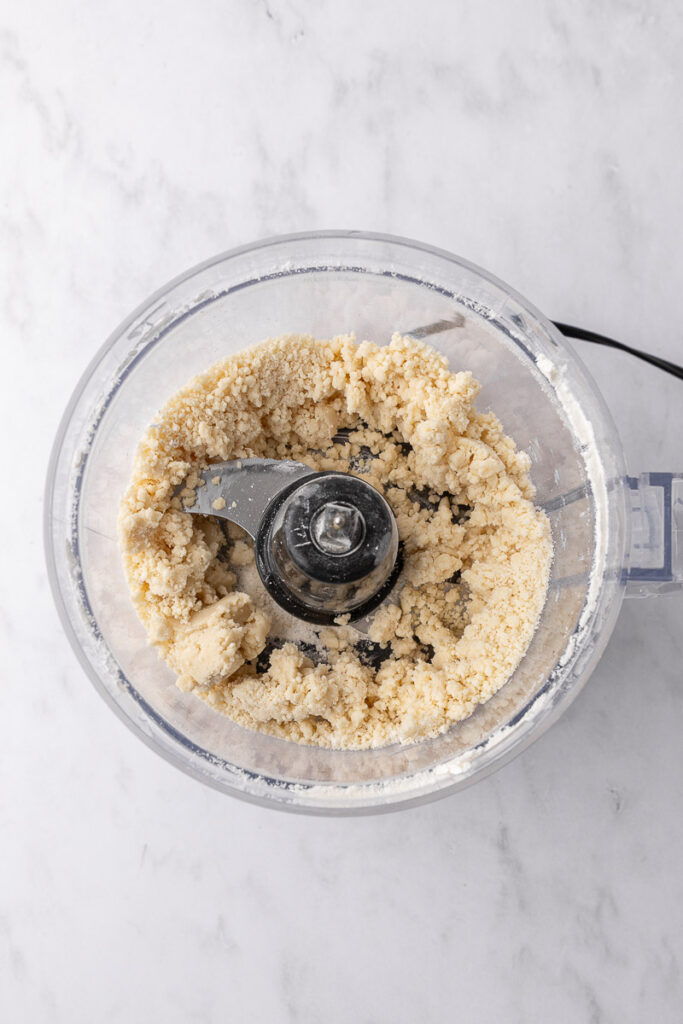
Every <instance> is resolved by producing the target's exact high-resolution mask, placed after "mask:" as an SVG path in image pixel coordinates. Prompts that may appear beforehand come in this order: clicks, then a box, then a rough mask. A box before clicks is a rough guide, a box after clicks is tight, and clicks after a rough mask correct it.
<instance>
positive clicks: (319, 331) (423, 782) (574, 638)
mask: <svg viewBox="0 0 683 1024" xmlns="http://www.w3.org/2000/svg"><path fill="white" fill-rule="evenodd" d="M440 321H446V322H448V323H449V324H451V326H450V327H449V328H448V329H444V330H436V329H435V330H434V331H433V332H432V333H430V334H428V336H427V338H426V340H427V341H428V342H429V343H431V344H433V345H435V346H436V347H437V348H439V349H440V350H441V351H442V352H444V353H445V354H446V355H447V356H448V359H449V360H450V364H451V367H452V368H453V369H471V370H472V371H473V372H474V374H475V376H476V377H477V378H478V379H479V380H480V381H481V383H482V385H483V386H482V391H481V395H480V397H479V400H478V403H479V407H480V408H481V409H492V410H493V411H494V412H495V413H496V414H497V415H498V417H499V418H500V419H501V421H502V423H503V425H504V427H505V430H506V432H507V433H509V434H510V435H511V436H512V437H513V438H514V439H515V441H516V443H517V445H518V446H519V447H520V448H523V449H525V450H526V451H527V452H528V453H529V455H530V456H531V472H532V479H533V482H534V484H535V487H536V491H537V499H536V500H537V502H538V504H540V505H541V506H542V507H543V508H545V509H546V511H547V512H548V515H549V517H550V521H551V524H552V532H553V540H554V546H555V555H554V563H553V568H552V575H551V579H550V586H549V591H548V597H547V601H546V604H545V608H544V611H543V614H542V617H541V621H540V623H539V627H538V629H537V632H536V634H535V636H534V639H533V640H532V643H531V645H530V647H529V649H528V652H527V654H526V655H525V657H524V659H523V660H522V662H521V663H520V665H519V667H518V668H517V670H516V672H515V673H514V675H513V676H512V677H511V679H510V680H509V681H508V682H507V683H506V685H505V686H504V687H503V688H502V689H501V690H500V691H499V692H498V694H497V695H496V696H494V697H493V698H492V699H491V700H489V701H488V702H487V703H486V704H485V705H483V706H481V707H480V708H479V709H478V710H477V711H476V712H475V713H474V714H473V715H472V716H470V718H468V719H467V720H466V721H464V722H462V723H460V724H458V725H457V726H455V727H454V728H452V729H451V730H450V731H449V732H448V733H446V734H444V735H441V736H438V737H436V738H433V739H429V740H426V741H423V742H419V743H415V744H412V745H409V744H406V745H402V744H396V745H393V746H391V747H386V748H383V749H377V750H368V751H333V750H325V749H318V748H314V747H306V746H300V745H296V744H291V743H287V742H285V741H283V740H279V739H276V738H273V737H269V736H265V735H261V734H258V733H255V732H251V731H248V730H245V729H243V728H241V727H240V726H238V725H236V724H234V723H233V722H231V721H230V720H229V719H227V718H225V717H223V716H221V715H219V714H217V713H216V712H214V711H212V710H210V709H209V708H208V707H207V706H206V705H205V704H204V703H203V702H202V701H200V700H198V699H197V698H196V697H194V696H192V695H191V694H185V693H181V691H180V690H179V689H178V688H177V687H176V686H175V685H174V675H173V673H172V672H171V670H170V669H169V668H168V667H167V666H166V665H165V664H164V663H163V662H162V661H161V660H160V659H159V658H158V656H157V654H156V652H155V651H154V650H153V649H152V648H150V647H149V646H148V645H147V642H146V636H145V632H144V629H143V627H142V625H141V624H140V622H139V621H138V619H137V616H136V614H135V612H134V609H133V606H132V604H131V600H130V596H129V592H128V588H127V585H126V581H125V578H124V574H123V569H122V564H121V557H120V553H119V549H118V545H117V534H116V518H117V511H118V504H119V500H120V497H121V494H122V493H123V491H124V489H125V486H126V484H127V481H128V478H129V475H130V471H131V461H132V457H133V453H134V450H135V447H136V444H137V442H138V440H139V438H140V435H141V434H142V432H143V431H144V429H145V428H146V427H147V425H148V424H149V423H150V422H152V421H153V420H154V416H155V413H156V411H157V410H158V409H159V407H160V406H161V405H162V404H163V403H164V402H165V401H166V399H167V398H168V397H169V396H170V395H171V394H172V392H174V391H175V390H176V389H177V388H179V387H181V386H182V385H183V384H184V383H185V382H186V381H187V380H188V379H189V378H190V377H191V376H192V375H193V374H195V373H198V372H201V371H203V370H205V369H206V368H207V367H209V366H210V365H211V364H212V363H214V362H215V361H216V360H218V359H221V358H223V357H225V356H227V355H230V354H231V353H234V352H237V351H238V350H239V349H242V348H244V347H245V346H247V345H250V344H252V343H255V342H258V341H261V340H262V339H264V338H267V337H273V336H278V335H281V334H283V333H290V332H301V333H310V334H313V335H315V336H318V337H329V336H332V335H334V334H339V333H346V332H351V331H353V332H355V333H356V335H357V337H358V338H359V339H364V338H368V339H371V340H374V341H378V342H380V343H383V342H386V341H388V340H389V338H390V336H391V334H392V333H393V332H394V331H400V332H405V333H408V332H412V331H416V330H417V329H418V328H420V327H424V326H426V325H434V324H438V323H439V322H440ZM624 476H625V473H624V466H623V459H622V454H621V446H620V443H619V439H618V437H617V435H616V432H615V429H614V426H613V424H612V421H611V419H610V416H609V414H608V412H607V410H606V408H605V406H604V404H603V402H602V400H601V398H600V396H599V394H598V392H597V391H596V389H595V387H594V385H593V383H592V381H591V380H590V378H589V376H588V375H587V373H586V371H585V370H584V369H583V367H582V365H581V363H580V362H579V360H578V359H577V358H576V356H575V355H574V354H573V352H572V351H571V349H570V348H569V346H568V345H567V343H566V342H565V341H563V340H562V339H561V338H560V336H559V335H558V334H557V332H556V331H555V329H554V328H553V327H552V326H551V325H550V324H549V323H548V321H547V320H545V319H544V318H543V317H542V316H541V315H540V314H539V313H538V312H537V311H536V310H534V309H533V308H532V307H531V306H530V305H529V304H528V303H526V302H525V301H524V300H523V299H521V298H520V297H519V296H517V295H516V294H515V293H513V292H512V291H511V290H510V289H509V288H507V287H506V286H504V285H503V284H501V283H500V282H498V281H497V280H495V279H494V278H492V277H491V276H490V275H488V274H486V273H485V272H483V271H481V270H479V269H477V268H476V267H473V266H471V265H470V264H468V263H466V262H465V261H463V260H460V259H458V258H456V257H453V256H451V255H449V254H448V253H444V252H441V251H437V250H434V249H431V248H429V247H426V246H421V245H420V244H418V243H414V242H407V241H405V240H402V239H395V238H386V237H382V236H370V235H361V234H359V233H356V232H351V233H341V232H337V233H333V232H330V233H322V234H317V235H307V236H289V237H283V238H278V239H273V240H270V241H268V242H263V243H258V244H256V245H254V246H251V247H247V248H244V249H240V250H235V251H233V252H231V253H227V254H225V255H223V256H221V257H218V258H216V259H215V260H211V261H209V262H207V263H206V264H203V265H202V266H200V267H198V268H195V269H194V270H192V271H190V272H189V273H187V274H186V275H184V276H183V277H181V278H178V279H177V280H175V281H173V282H172V283H171V284H170V285H168V286H167V287H166V288H164V289H162V290H161V291H160V292H158V293H157V294H156V295H155V296H153V297H152V298H151V299H150V300H148V301H147V302H146V303H144V304H143V306H141V307H140V308H139V309H138V310H137V311H136V312H135V313H134V314H133V315H132V316H131V317H130V318H129V319H128V320H127V321H126V322H125V323H124V324H122V325H121V327H120V328H119V329H118V330H117V331H116V332H115V333H114V334H113V335H112V336H111V338H110V339H109V340H108V341H107V342H106V344H105V345H104V346H103V348H102V349H101V350H100V352H99V353H98V354H97V356H96V357H95V359H94V360H93V362H92V363H91V364H90V366H89V367H88V369H87V371H86V372H85V374H84V376H83V378H82V380H81V382H80V384H79V386H78V388H77V390H76V392H75V394H74V396H73V398H72V400H71V403H70V405H69V407H68V409H67V411H66V413H65V416H64V419H63V421H62V424H61V427H60V430H59V433H58V437H57V439H56V442H55V447H54V451H53V457H52V463H51V466H50V471H49V478H48V491H47V502H46V550H47V555H48V567H49V572H50V578H51V582H52V585H53V588H54V591H55V596H56V600H57V605H58V608H59V611H60V615H61V617H62V620H63V623H64V625H65V627H66V630H67V633H68V634H69V637H70V639H71V641H72V643H73V645H74V648H75V650H76V652H77V653H78V655H79V658H80V660H81V662H82V664H83V666H84V668H85V669H86V671H87V673H88V675H89V676H90V678H91V679H92V681H93V682H94V683H95V685H96V686H97V688H98V689H99V691H100V692H101V693H102V695H103V696H104V697H105V699H106V700H107V701H108V702H109V703H110V704H111V706H112V707H113V708H114V709H115V710H116V712H117V713H118V714H119V715H120V716H121V718H123V719H124V720H125V721H126V722H127V724H128V725H129V726H130V727H131V728H133V729H134V730H135V731H136V732H137V733H138V734H139V735H140V736H141V737H142V738H143V739H144V740H145V741H146V742H147V743H148V744H149V745H150V746H152V747H153V748H154V749H156V750H157V751H158V752H159V753H161V754H162V755H163V756H165V757H166V758H167V759H168V760H169V761H171V762H173V763H174V764H176V765H177V766H179V767H181V768H182V769H184V770H185V771H187V772H189V773H190V774H192V775H195V776H196V777H198V778H200V779H202V780H203V781H205V782H207V783H209V784H212V785H214V786H216V787H218V788H219V789H223V790H225V791H228V792H231V793H233V794H235V795H237V796H242V797H244V798H247V799H251V800H254V801H257V802H262V803H269V804H272V803H276V804H279V805H280V806H283V807H286V808H289V809H292V810H305V811H309V812H320V813H325V812H326V811H331V812H337V813H353V812H360V811H363V810H365V811H368V810H378V809H388V808H391V807H392V806H396V805H400V804H408V803H414V802H420V801H422V800H425V799H428V798H431V797H434V796H436V795H438V794H440V793H444V792H448V791H451V790H453V789H456V788H458V787H460V786H464V785H466V784H468V783H470V782H472V781H473V780H474V779H476V778H479V777H481V776H482V775H483V774H485V773H487V772H489V771H491V770H492V769H493V768H494V767H496V766H497V765H499V764H501V763H503V762H504V761H505V760H506V759H509V757H511V756H512V755H513V754H514V753H516V752H518V751H519V750H521V749H523V747H524V746H526V745H527V744H528V743H529V742H530V741H531V740H532V739H534V738H535V737H536V736H537V735H539V734H540V732H542V731H543V730H544V729H545V728H546V727H547V726H548V725H549V724H550V723H551V722H552V721H554V720H555V718H556V717H557V716H558V715H559V714H560V712H561V711H562V710H563V709H564V707H566V706H567V704H568V703H569V701H570V699H571V698H572V697H573V696H575V695H576V693H578V691H579V689H580V688H581V685H582V684H583V683H584V682H585V681H586V679H587V678H588V675H589V674H590V671H591V670H592V668H593V666H594V665H595V663H596V661H597V659H598V658H599V656H600V654H601V653H602V650H603V649H604V646H605V644H606V642H607V639H608V637H609V634H610V632H611V629H612V626H613V624H614V621H615V619H616V615H617V613H618V610H619V606H620V602H621V597H622V594H623V589H624V587H623V578H622V576H623V574H622V572H621V567H622V563H623V559H624V549H625V545H626V543H627V541H628V538H627V536H626V534H627V531H628V520H627V514H626V504H625V497H624V486H623V479H624Z"/></svg>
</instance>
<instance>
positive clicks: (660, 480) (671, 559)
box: [625, 473, 683, 597]
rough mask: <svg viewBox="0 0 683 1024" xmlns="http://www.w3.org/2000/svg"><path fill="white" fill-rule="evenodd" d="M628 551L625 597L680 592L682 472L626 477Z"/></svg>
mask: <svg viewBox="0 0 683 1024" xmlns="http://www.w3.org/2000/svg"><path fill="white" fill-rule="evenodd" d="M626 485H627V496H628V497H629V498H630V501H631V550H630V552H629V557H628V562H627V565H626V569H625V574H626V596H627V597H656V596H657V595H659V594H670V593H674V592H676V591H681V590H683V473H641V475H640V476H637V477H632V476H631V477H627V478H626Z"/></svg>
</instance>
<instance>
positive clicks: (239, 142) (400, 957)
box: [0, 0, 683, 1024]
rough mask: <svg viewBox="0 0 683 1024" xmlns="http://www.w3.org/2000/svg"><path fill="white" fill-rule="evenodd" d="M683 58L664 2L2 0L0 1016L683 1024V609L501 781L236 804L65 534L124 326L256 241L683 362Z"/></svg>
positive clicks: (648, 628)
mask: <svg viewBox="0 0 683 1024" xmlns="http://www.w3.org/2000/svg"><path fill="white" fill-rule="evenodd" d="M682 48H683V13H682V12H681V8H680V7H679V6H677V5H675V4H674V3H665V2H658V3H657V2H649V0H604V2H602V3H600V4H595V3H593V2H591V0H578V2H576V3H573V4H567V3H559V2H555V0H549V2H548V3H546V4H540V3H536V2H533V0H518V2H517V3H515V4H504V3H502V2H499V3H490V2H483V3H475V2H474V0H472V2H463V3H459V4H452V3H450V2H448V0H433V2H427V3H425V4H414V3H407V2H403V0H399V2H396V3H391V2H389V0H364V2H360V0H349V2H344V3H335V2H332V0H326V2H314V0H263V2H256V0H254V2H250V0H224V2H218V0H198V2H196V3H195V4H193V5H187V4H183V3H179V2H177V0H169V2H167V3H165V4H163V5H162V4H133V3H128V2H125V0H124V2H121V0H116V2H114V0H99V2H98V3H96V4H83V3H81V2H77V0H63V2H62V3H59V4H54V3H49V2H47V0H33V2H32V3H30V4H14V5H11V7H10V6H7V5H6V6H5V8H4V11H3V13H2V14H1V15H0V96H1V97H2V101H1V103H0V126H1V135H2V138H3V158H2V160H0V260H1V261H2V272H1V273H0V336H1V337H2V345H3V354H4V359H5V375H4V378H3V379H2V382H1V383H0V390H1V392H2V401H1V402H0V416H1V417H2V421H1V422H2V428H3V437H4V439H5V446H4V450H5V457H6V459H8V456H9V453H10V452H11V453H12V458H11V461H9V460H8V462H7V465H8V467H9V466H11V477H8V482H9V480H10V479H11V481H12V485H13V486H11V487H10V489H9V491H6V493H5V501H4V502H3V507H2V512H1V513H0V514H1V515H2V519H3V557H2V566H3V570H2V573H1V574H0V587H1V588H2V598H1V602H0V610H1V615H0V628H1V629H2V637H3V640H2V649H3V650H4V652H5V653H4V655H3V673H2V685H0V715H1V716H2V717H1V721H2V723H3V734H4V735H3V742H2V744H1V745H0V779H1V780H2V782H1V783H0V821H1V823H2V833H3V841H2V852H1V853H0V864H2V872H1V878H2V881H1V882H0V1018H2V1019H3V1020H6V1021H12V1022H14V1021H16V1022H19V1021H21V1022H24V1021H27V1022H31V1024H33V1022H43V1021H46V1022H47V1021H50V1022H51V1021H56V1022H62V1021H63V1022H68V1024H79V1022H81V1021H83V1022H91V1021H99V1022H101V1024H114V1022H130V1021H164V1024H176V1022H178V1024H180V1022H187V1021H196V1022H214V1021H216V1022H218V1021H226V1020H229V1021H235V1022H241V1021H250V1022H259V1024H260V1022H267V1024H279V1022H292V1024H294V1022H320V1021H325V1022H326V1024H342V1022H347V1021H357V1022H359V1024H360V1022H362V1024H384V1022H392V1024H404V1022H405V1024H412V1022H414V1021H429V1022H441V1021H451V1020H457V1021H461V1020H462V1021H465V1020H467V1021H469V1020H474V1021H481V1022H494V1021H495V1022H498V1021H504V1022H506V1024H518V1022H519V1024H527V1022H537V1021H538V1022H543V1024H545V1022H547V1021H561V1022H565V1021H571V1022H574V1021H577V1022H579V1021H580V1022H584V1021H586V1022H588V1021H591V1022H596V1024H597V1022H601V1024H604V1022H615V1024H624V1022H630V1021H634V1022H640V1021H657V1022H658V1024H668V1022H671V1024H674V1022H679V1021H680V1020H681V1019H682V1018H683V987H682V982H681V967H682V965H681V948H683V872H682V871H681V864H682V863H683V743H682V742H681V730H682V728H683V679H682V675H683V668H682V666H683V595H677V596H672V597H670V598H668V599H662V600H656V601H655V600H653V601H629V602H626V603H625V605H624V608H623V612H622V614H621V616H620V618H619V621H618V624H617V627H616V630H615V632H614V635H613V638H612V640H611V642H610V644H609V647H608V649H607V651H606V653H605V655H604V657H603V659H602V661H601V663H600V665H599V667H598V668H597V670H596V671H595V673H594V676H593V678H592V680H591V682H590V684H589V685H588V687H587V688H586V690H585V691H584V693H583V694H582V695H581V697H580V698H579V700H578V701H577V702H576V703H575V704H574V705H573V706H572V707H571V709H570V710H569V711H568V712H567V714H566V715H565V716H564V717H563V719H562V720H561V721H560V722H559V724H557V725H556V726H555V727H554V728H553V729H552V730H551V731H550V732H549V733H547V734H546V735H545V736H544V737H543V738H542V739H541V740H540V741H539V742H537V743H536V744H535V745H534V746H533V747H531V748H530V749H529V750H527V751H526V752H525V753H524V754H523V755H522V756H520V757H519V758H518V759H517V760H516V761H515V762H513V763H512V764H511V765H509V766H507V767H505V768H504V769H503V770H502V771H500V772H499V773H497V774H495V775H494V776H492V777H490V778H488V779H487V780H485V781H484V782H482V783H480V784H479V785H477V786H475V787H473V788H471V789H469V790H467V791H466V792H464V793H462V794H459V795H456V796H455V797H451V798H448V799H445V800H442V801H440V802H438V803H435V804H431V805H428V806H425V807H422V808H419V809H415V810H410V811H406V812H401V813H399V814H394V815H388V816H384V817H370V818H362V819H358V820H355V819H353V820H352V819H322V820H321V819H314V818H306V817H296V816H288V815H284V814H280V813H276V812H274V811H269V810H264V809H261V808H258V807H252V806H249V805H245V804H242V803H239V802H237V801H234V800H231V799H229V798H227V797H225V796H222V795H221V794H219V793H217V792H213V791H211V790H209V789H206V788H204V787H202V786H201V785H199V784H198V783H197V782H195V781H193V780H192V779H190V778H187V777H185V776H184V775H182V774H181V773H179V772H178V771H176V770H175V769H174V768H172V767H171V766H169V765H168V764H166V763H165V762H164V761H163V760H162V759H161V758H159V757H157V756H155V755H154V754H153V753H152V752H150V751H149V750H148V749H147V748H146V747H144V746H143V745H142V744H141V743H140V742H139V741H138V740H137V739H136V738H135V737H134V736H133V735H132V734H131V733H129V732H128V731H127V730H126V729H125V728H124V727H123V726H122V725H121V723H120V722H119V721H118V720H117V719H116V718H115V717H114V716H113V715H112V714H111V713H110V711H109V710H108V709H107V707H106V706H105V705H104V703H103V702H102V701H101V700H100V698H99V697H98V696H97V694H96V693H95V691H94V690H93V688H92V687H91V686H90V684H89V683H88V681H87V680H86V678H85V677H84V675H83V672H82V671H81V669H80V667H79V665H78V664H77V663H76V660H75V658H74V656H73V654H72V653H71V650H70V648H69V646H68V644H67V642H66V640H65V638H64V636H63V634H62V631H61V628H60V625H59V623H58V621H57V617H56V613H55V611H54V609H53V605H52V600H51V597H50V594H49V591H48V587H47V583H46V578H45V570H44V562H43V554H42V548H41V526H40V513H41V510H42V508H41V506H42V486H43V479H44V471H45V466H46V461H47V456H48V450H49V446H50V444H51V441H52V437H53V435H54V432H55V429H56V426H57V423H58V420H59V417H60V416H61V413H62V411H63V408H64V406H65V404H66V402H67V399H68V397H69V394H70V392H71V390H72V388H73V386H74V384H75V382H76V380H77V378H78V376H79V375H80V374H81V372H82V371H83V369H84V367H85V365H86V364H87V362H88V361H89V360H90V358H91V357H92V355H93V354H94V352H95V350H96V349H97V348H98V347H99V345H100V344H101V343H102V342H103V340H104V339H105V337H106V336H107V334H108V333H109V332H110V330H111V329H112V328H113V327H114V326H116V324H117V323H118V322H119V321H120V320H121V319H122V318H123V317H124V316H125V315H126V314H127V313H128V312H129V311H130V310H131V309H132V308H133V307H135V306H136V305H137V304H138V303H139V302H140V301H141V300H142V299H143V298H145V297H146V296H147V295H148V294H149V293H150V292H151V291H153V290H154V289H155V288H157V287H158V286H160V285H161V284H163V283H164V282H165V281H167V280H168V279H169V278H170V277H172V276H173V275H175V274H177V273H179V272H181V271H182V270H184V269H185V268H187V267H189V266H191V265H192V264H194V263H196V262H198V261H200V260H202V259H204V258H206V257H208V256H210V255H212V254H214V253H216V252H219V251H221V250H224V249H227V248H230V247H231V246H234V245H238V244H240V243H244V242H248V241H250V240H252V239H255V238H258V237H262V236H266V235H271V234H275V233H280V232H288V231H297V230H307V229H313V228H324V227H349V228H351V227H354V228H364V229H367V230H374V231H387V232H392V233H395V234H401V235H406V236H412V237H414V238H418V239H422V240H424V241H426V242H431V243H433V244H435V245H439V246H443V247H444V248H447V249H450V250H452V251H454V252H457V253H459V254H461V255H463V256H466V257H468V258H469V259H471V260H472V261H473V262H475V263H479V264H481V265H483V266H485V267H487V268H488V269H490V270H491V271H493V272H494V273H496V274H497V275H498V276H499V277H501V278H503V279H504V280H507V281H508V282H509V283H510V284H512V285H513V286H515V287H516V288H517V289H518V290H519V291H521V292H522V294H524V295H526V296H528V298H529V299H530V300H531V301H532V302H534V303H535V304H536V305H537V306H538V307H540V308H541V309H543V310H544V311H545V312H547V313H548V314H549V315H551V316H553V317H555V318H556V319H563V320H566V321H569V322H575V323H580V324H583V325H586V326H589V327H592V328H593V329H595V330H598V331H600V330H602V331H604V332H606V333H609V334H611V335H613V336H615V337H617V338H621V339H623V340H624V341H625V342H630V343H631V344H634V345H636V346H641V347H643V348H646V349H649V350H651V351H654V352H657V353H659V354H661V355H663V356H665V357H668V358H669V359H672V360H674V361H678V362H679V363H680V362H683V327H682V321H683V315H682V312H683V311H682V307H681V280H682V279H683V246H682V245H681V192H682V185H683V178H682V176H681V166H682V165H683V137H682V135H681V117H680V113H681V103H680V97H681V94H682V93H683V63H682V62H681V59H680V54H681V51H682ZM580 351H581V353H582V355H583V356H584V358H585V361H586V363H587V364H588V366H589V368H590V369H591V371H592V372H593V373H594V375H595V378H596V379H597V381H598V383H599V385H600V387H601V388H602V389H603V391H604V394H605V396H606V399H607V402H608V404H609V406H610V408H611V410H612V412H613V414H614V417H615V419H616V421H617V424H618V426H619V429H620V431H621V433H622V437H623V440H624V445H625V448H626V451H627V455H628V458H629V464H630V468H631V470H632V471H633V472H640V471H641V470H657V469H659V470H670V469H678V470H681V469H683V445H682V444H681V438H682V437H683V383H682V382H681V381H677V380H675V379H673V378H670V377H667V376H665V375H664V374H662V373H660V372H658V371H657V370H655V369H651V368H649V367H647V366H645V365H643V364H640V363H638V362H636V361H635V360H633V359H631V358H630V357H628V356H625V355H620V354H617V353H614V352H608V351H603V350H595V349H593V348H590V347H589V346H586V345H584V346H583V347H581V348H580ZM18 499H20V500H21V502H22V506H21V508H24V509H25V515H23V514H22V515H18V514H17V504H16V502H17V500H18ZM18 524H19V525H18Z"/></svg>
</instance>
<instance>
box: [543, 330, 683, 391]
mask: <svg viewBox="0 0 683 1024" xmlns="http://www.w3.org/2000/svg"><path fill="white" fill-rule="evenodd" d="M553 322H554V324H555V326H556V327H557V329H558V331H559V332H560V334H564V335H565V337H567V338H578V340H579V341H592V342H594V343H595V344H596V345H606V346H607V347H608V348H618V349H619V350H620V351H621V352H628V353H629V354H630V355H632V356H636V358H637V359H643V360H645V362H646V363H650V364H651V365H652V366H656V367H657V368H658V369H660V370H664V371H665V372H666V373H671V374H672V375H673V376H674V377H678V378H679V379H680V380H683V366H677V365H676V363H670V362H669V360H668V359H661V358H660V357H659V356H651V355H649V354H648V353H647V352H640V351H639V350H638V349H637V348H631V346H630V345H624V344H623V342H621V341H614V339H613V338H606V337H605V335H604V334H596V333H595V331H586V330H584V328H583V327H573V326H572V325H571V324H561V323H558V322H557V321H556V320H555V321H553Z"/></svg>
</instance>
